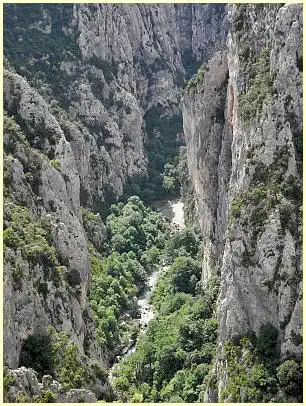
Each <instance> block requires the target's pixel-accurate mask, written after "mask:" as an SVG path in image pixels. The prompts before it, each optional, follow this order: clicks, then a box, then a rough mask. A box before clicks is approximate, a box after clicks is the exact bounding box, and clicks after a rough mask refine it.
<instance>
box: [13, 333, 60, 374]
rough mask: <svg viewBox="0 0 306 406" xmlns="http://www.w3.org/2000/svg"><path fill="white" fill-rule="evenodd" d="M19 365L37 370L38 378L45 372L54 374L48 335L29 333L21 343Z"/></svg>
mask: <svg viewBox="0 0 306 406" xmlns="http://www.w3.org/2000/svg"><path fill="white" fill-rule="evenodd" d="M19 365H21V366H25V367H27V368H33V369H34V370H35V371H36V372H38V377H39V379H41V378H42V376H43V375H47V374H50V375H53V376H54V365H53V358H52V345H51V340H50V337H49V336H44V335H40V334H33V335H30V336H29V337H28V338H27V339H26V340H25V341H24V342H23V344H22V347H21V351H20V358H19Z"/></svg>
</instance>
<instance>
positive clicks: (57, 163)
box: [50, 159, 61, 171]
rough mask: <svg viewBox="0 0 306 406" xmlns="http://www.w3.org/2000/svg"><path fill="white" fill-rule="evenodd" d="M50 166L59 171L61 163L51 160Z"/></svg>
mask: <svg viewBox="0 0 306 406" xmlns="http://www.w3.org/2000/svg"><path fill="white" fill-rule="evenodd" d="M50 164H51V165H52V166H53V168H55V169H57V170H58V171H60V170H61V163H60V161H59V160H58V159H51V160H50Z"/></svg>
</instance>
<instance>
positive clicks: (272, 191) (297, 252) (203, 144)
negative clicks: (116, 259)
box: [182, 5, 302, 401]
mask: <svg viewBox="0 0 306 406" xmlns="http://www.w3.org/2000/svg"><path fill="white" fill-rule="evenodd" d="M228 18H229V20H230V21H231V24H230V31H229V34H228V38H227V47H226V49H225V50H224V51H223V52H222V53H220V52H218V53H216V54H215V55H214V56H213V58H212V59H211V60H210V61H209V63H208V64H207V65H206V67H205V69H204V68H203V72H204V79H203V77H200V78H198V81H197V83H196V84H194V87H191V88H189V89H188V90H187V91H185V94H184V97H183V102H182V109H183V119H184V121H183V122H184V134H185V138H186V145H187V157H188V166H189V171H190V175H191V180H192V183H193V186H194V190H195V196H196V203H197V212H198V218H199V223H200V225H201V229H202V232H203V235H204V261H203V283H204V285H205V283H206V282H207V280H208V279H209V277H210V276H211V275H213V274H215V273H218V272H221V293H220V297H219V302H218V306H217V316H218V321H219V323H220V327H219V331H220V335H219V339H220V343H221V347H220V351H219V356H220V354H221V352H222V350H221V349H222V344H223V343H225V342H226V341H227V340H230V339H232V338H233V337H234V336H235V335H237V334H242V335H243V334H245V333H246V332H247V331H254V332H255V333H256V334H257V333H258V332H259V330H260V328H261V326H263V325H266V324H267V323H270V324H271V325H272V326H274V327H275V328H276V329H277V330H278V344H279V346H280V353H281V355H280V358H281V360H285V359H288V358H294V359H296V360H301V357H302V355H301V350H302V347H301V346H302V336H301V334H302V304H301V296H302V293H301V289H302V284H301V211H300V210H301V207H302V194H301V176H302V172H301V170H302V169H301V162H302V156H301V154H302V147H301V145H302V104H301V103H302V101H301V100H302V99H301V95H302V43H301V38H302V6H301V5H284V6H282V7H281V6H280V5H269V6H263V5H261V6H255V5H240V6H233V7H230V8H229V17H228ZM226 373H227V367H226V365H224V363H223V364H222V362H221V361H220V363H219V364H217V367H216V374H217V377H218V388H219V394H220V392H221V389H222V388H223V387H224V386H225V384H226V379H227V378H226ZM214 398H215V394H214V395H213V396H208V400H211V401H214V400H213V399H214Z"/></svg>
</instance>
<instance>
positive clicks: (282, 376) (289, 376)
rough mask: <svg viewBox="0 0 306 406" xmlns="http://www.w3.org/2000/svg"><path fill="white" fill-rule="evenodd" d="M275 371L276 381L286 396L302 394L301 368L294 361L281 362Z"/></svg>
mask: <svg viewBox="0 0 306 406" xmlns="http://www.w3.org/2000/svg"><path fill="white" fill-rule="evenodd" d="M276 371H277V378H278V381H279V383H280V385H281V387H282V388H283V389H284V391H285V392H286V393H287V394H289V395H292V396H296V395H297V394H301V393H302V382H303V377H302V373H301V367H300V365H299V364H298V363H297V362H296V361H295V360H287V361H285V362H283V363H282V364H281V365H280V366H279V367H278V368H277V369H276Z"/></svg>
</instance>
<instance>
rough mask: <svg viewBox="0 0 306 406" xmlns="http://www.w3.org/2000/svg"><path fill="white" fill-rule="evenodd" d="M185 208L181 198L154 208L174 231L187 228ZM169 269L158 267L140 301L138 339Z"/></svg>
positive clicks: (158, 203)
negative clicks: (155, 289)
mask: <svg viewBox="0 0 306 406" xmlns="http://www.w3.org/2000/svg"><path fill="white" fill-rule="evenodd" d="M183 207H184V205H183V202H182V201H181V199H180V198H175V199H172V200H169V199H166V200H159V201H156V202H154V208H155V209H156V211H157V212H158V213H159V214H161V215H162V216H163V217H165V218H166V219H167V220H168V221H169V222H170V223H171V225H172V226H173V228H174V229H183V228H184V227H185V222H184V211H183ZM168 268H169V266H163V265H162V264H161V265H160V266H158V267H156V269H155V270H154V271H153V273H152V274H151V275H150V276H149V279H148V283H147V286H146V288H145V289H144V290H143V292H142V293H141V295H140V297H139V299H138V302H137V305H138V309H139V310H138V317H137V318H135V319H134V320H135V321H137V322H138V323H139V333H138V334H137V338H138V337H139V335H140V334H141V333H143V332H144V331H145V330H146V328H147V326H148V323H149V322H150V321H151V320H152V319H153V317H154V312H153V306H152V304H151V303H150V298H151V295H152V293H153V290H154V288H155V286H156V283H157V280H158V278H159V276H160V274H161V273H162V272H163V271H166V270H167V269H168ZM137 338H136V339H135V340H131V342H130V343H129V344H128V345H127V346H125V348H124V349H123V351H121V353H120V354H119V355H117V357H116V360H115V362H114V364H113V365H112V368H111V371H113V370H114V368H115V367H116V365H117V364H118V363H119V362H120V361H122V359H123V358H126V357H128V356H129V355H130V354H132V353H133V352H134V351H135V349H136V345H137ZM110 378H112V373H110Z"/></svg>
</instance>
